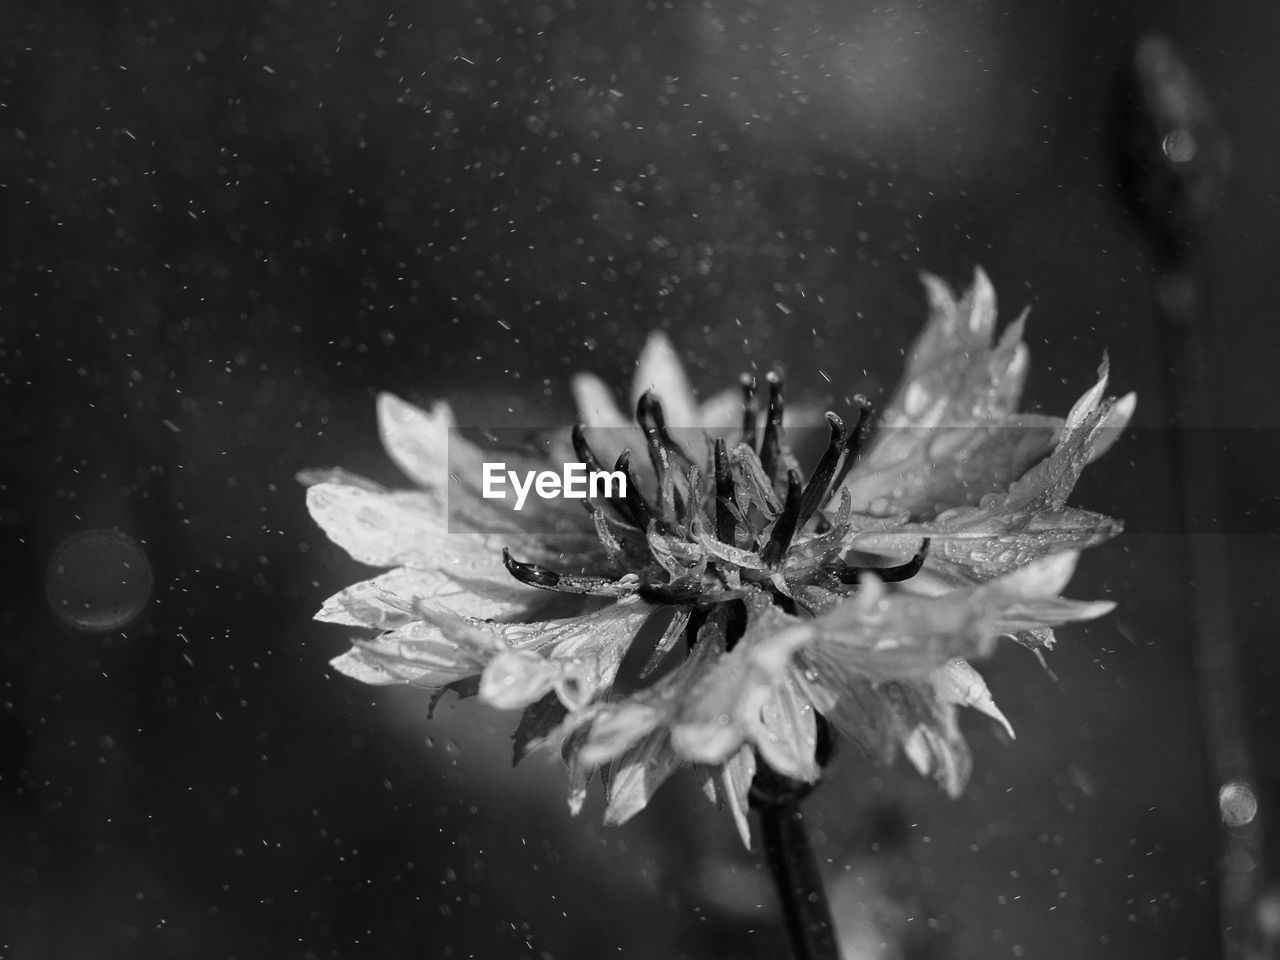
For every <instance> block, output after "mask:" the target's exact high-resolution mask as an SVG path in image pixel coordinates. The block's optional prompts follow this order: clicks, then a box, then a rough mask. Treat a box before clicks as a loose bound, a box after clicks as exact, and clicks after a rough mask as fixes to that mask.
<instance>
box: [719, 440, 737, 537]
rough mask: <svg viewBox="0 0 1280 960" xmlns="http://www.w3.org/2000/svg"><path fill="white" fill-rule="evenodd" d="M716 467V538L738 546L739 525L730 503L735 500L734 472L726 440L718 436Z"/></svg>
mask: <svg viewBox="0 0 1280 960" xmlns="http://www.w3.org/2000/svg"><path fill="white" fill-rule="evenodd" d="M715 467H716V539H717V540H719V541H720V542H721V543H727V544H728V545H729V546H731V547H736V546H737V545H738V543H737V532H738V525H737V523H736V521H735V520H734V518H733V511H731V510H730V509H729V504H730V503H732V502H733V474H732V473H730V472H729V454H728V452H727V451H726V450H725V444H724V440H723V439H720V438H717V439H716V447H715Z"/></svg>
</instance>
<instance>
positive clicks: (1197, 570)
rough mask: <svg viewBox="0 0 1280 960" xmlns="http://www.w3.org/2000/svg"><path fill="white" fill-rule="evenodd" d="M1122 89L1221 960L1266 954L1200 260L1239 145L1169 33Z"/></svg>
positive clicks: (1117, 138) (1128, 196) (1126, 161)
mask: <svg viewBox="0 0 1280 960" xmlns="http://www.w3.org/2000/svg"><path fill="white" fill-rule="evenodd" d="M1117 92H1118V95H1117V98H1116V107H1117V109H1116V112H1115V115H1114V120H1115V122H1114V124H1113V126H1112V145H1113V148H1114V157H1115V162H1116V170H1117V173H1118V175H1119V184H1120V187H1121V190H1122V192H1123V196H1124V199H1125V200H1126V201H1127V204H1128V206H1129V207H1130V210H1131V212H1132V213H1133V214H1134V215H1135V216H1136V217H1138V218H1139V219H1140V220H1142V222H1143V223H1144V225H1145V227H1146V228H1147V236H1148V237H1149V239H1150V241H1151V243H1152V245H1153V247H1154V248H1155V251H1156V253H1157V256H1158V261H1157V262H1158V265H1159V268H1158V271H1157V273H1156V276H1155V281H1154V301H1155V310H1156V314H1157V317H1158V319H1159V322H1160V325H1159V336H1160V341H1161V344H1160V349H1161V350H1162V351H1163V353H1164V357H1165V363H1164V371H1165V376H1166V377H1167V381H1166V384H1167V386H1166V394H1167V400H1168V403H1169V408H1170V410H1171V411H1172V420H1173V423H1172V426H1174V427H1175V428H1176V429H1174V430H1172V431H1171V433H1170V435H1171V436H1172V438H1173V441H1172V442H1173V445H1174V449H1173V451H1172V452H1173V454H1174V457H1175V459H1176V465H1177V468H1178V480H1179V482H1180V486H1181V489H1180V490H1179V491H1178V493H1179V495H1180V499H1181V501H1182V504H1183V512H1184V520H1185V524H1186V530H1187V534H1188V541H1187V543H1188V563H1189V566H1190V573H1191V584H1190V587H1191V589H1190V591H1189V599H1190V603H1191V608H1192V610H1191V613H1192V628H1193V630H1194V637H1193V644H1194V650H1195V658H1196V669H1197V674H1198V678H1199V686H1200V710H1201V715H1202V722H1203V727H1204V735H1205V740H1206V743H1207V747H1208V751H1209V755H1210V756H1209V760H1210V764H1211V767H1212V772H1213V777H1214V782H1215V784H1216V785H1217V788H1218V791H1219V792H1218V798H1217V803H1218V809H1219V813H1220V815H1221V819H1222V828H1221V830H1222V832H1221V837H1220V849H1219V858H1218V874H1219V875H1218V891H1219V893H1218V899H1219V909H1220V912H1221V915H1220V923H1221V928H1222V929H1221V933H1222V956H1223V957H1224V958H1225V960H1246V958H1248V960H1253V958H1258V957H1261V956H1263V953H1262V950H1263V948H1262V946H1261V944H1260V938H1259V932H1258V919H1257V907H1258V887H1259V882H1260V879H1261V877H1262V876H1263V875H1264V869H1263V863H1262V846H1263V845H1262V837H1263V832H1262V827H1261V824H1260V823H1259V817H1258V798H1257V787H1256V780H1255V776H1254V767H1253V761H1252V757H1251V756H1250V751H1249V742H1248V737H1247V731H1246V726H1245V722H1244V716H1243V712H1242V704H1243V703H1244V692H1243V689H1242V682H1241V676H1240V665H1239V650H1238V646H1237V643H1238V641H1237V636H1236V632H1235V626H1234V623H1233V616H1232V601H1231V589H1230V587H1231V584H1230V579H1229V578H1230V568H1229V559H1230V558H1229V555H1228V550H1227V543H1226V540H1225V535H1224V534H1222V533H1220V532H1218V531H1217V530H1215V529H1214V525H1215V524H1217V523H1219V522H1220V521H1221V516H1222V507H1223V503H1224V501H1223V485H1222V469H1221V463H1220V460H1219V452H1218V449H1217V447H1216V444H1215V442H1214V430H1213V428H1214V427H1215V426H1217V419H1216V417H1215V415H1214V409H1213V399H1212V393H1211V390H1210V384H1209V381H1208V370H1209V365H1208V359H1209V358H1208V353H1207V350H1206V340H1207V337H1208V334H1209V332H1210V329H1211V327H1210V317H1209V313H1208V297H1207V293H1206V287H1207V284H1206V278H1205V274H1206V268H1205V266H1204V263H1203V258H1202V256H1201V254H1202V252H1203V250H1204V247H1205V244H1206V242H1207V238H1208V235H1209V230H1210V227H1211V225H1212V222H1213V219H1214V214H1215V212H1216V209H1217V207H1218V204H1219V202H1220V198H1221V197H1222V194H1223V191H1224V188H1225V185H1226V181H1227V174H1228V168H1229V165H1230V149H1229V146H1228V143H1227V139H1226V136H1225V134H1224V133H1223V131H1222V129H1221V126H1220V125H1219V122H1218V120H1217V118H1216V116H1215V114H1214V112H1213V108H1212V106H1211V104H1210V103H1209V99H1208V97H1207V96H1206V95H1205V94H1204V92H1203V90H1202V89H1201V87H1200V85H1199V84H1198V83H1197V81H1196V79H1195V77H1194V76H1193V75H1192V73H1191V71H1190V69H1189V68H1188V67H1187V65H1186V64H1185V63H1184V62H1183V61H1182V60H1181V58H1180V57H1179V56H1178V53H1177V51H1176V50H1175V49H1174V47H1173V45H1172V44H1171V43H1170V42H1169V41H1168V40H1166V39H1164V38H1162V37H1155V36H1149V37H1145V38H1143V39H1142V40H1140V41H1139V43H1138V44H1137V45H1136V47H1135V48H1134V51H1133V55H1132V58H1131V60H1130V62H1129V64H1127V68H1126V70H1125V71H1124V74H1123V75H1122V83H1121V86H1120V87H1119V89H1118V91H1117Z"/></svg>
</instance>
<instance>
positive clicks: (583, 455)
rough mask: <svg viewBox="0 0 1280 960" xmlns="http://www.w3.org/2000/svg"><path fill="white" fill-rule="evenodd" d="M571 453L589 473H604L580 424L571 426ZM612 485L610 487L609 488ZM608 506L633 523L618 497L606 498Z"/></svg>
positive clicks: (624, 504)
mask: <svg viewBox="0 0 1280 960" xmlns="http://www.w3.org/2000/svg"><path fill="white" fill-rule="evenodd" d="M573 452H574V454H575V455H576V456H577V458H578V460H579V461H580V462H582V463H585V464H586V465H587V470H588V471H590V472H591V473H604V472H605V469H604V465H603V464H602V463H601V462H600V458H599V457H597V456H596V454H595V451H594V450H592V449H591V445H590V444H589V443H587V428H586V426H585V425H584V424H582V423H581V422H579V423H575V424H574V425H573ZM611 486H612V485H610V487H611ZM608 501H609V504H610V506H612V507H613V509H614V510H616V511H617V513H618V516H620V517H621V518H622V519H623V520H625V521H627V522H628V523H634V522H635V518H634V517H633V516H632V515H631V511H630V509H629V508H628V507H627V502H626V500H624V499H623V498H622V497H620V496H613V497H609V498H608Z"/></svg>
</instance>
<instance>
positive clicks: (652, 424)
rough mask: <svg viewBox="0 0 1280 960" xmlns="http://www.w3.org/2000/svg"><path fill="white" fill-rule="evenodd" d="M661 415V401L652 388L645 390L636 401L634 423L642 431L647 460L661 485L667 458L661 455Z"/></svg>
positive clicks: (662, 422)
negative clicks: (647, 451) (647, 449)
mask: <svg viewBox="0 0 1280 960" xmlns="http://www.w3.org/2000/svg"><path fill="white" fill-rule="evenodd" d="M664 420H665V418H664V417H663V415H662V402H661V401H660V400H659V399H658V395H657V394H656V393H654V392H653V391H652V390H646V391H645V392H644V393H642V394H641V395H640V400H639V401H638V402H637V403H636V423H638V424H640V429H641V430H643V431H644V439H645V442H646V443H647V444H648V447H649V461H650V462H651V463H652V464H653V472H654V473H656V474H657V475H658V483H659V485H661V483H662V477H663V474H665V473H666V470H667V458H666V457H663V456H662V447H663V444H662V432H663V431H662V428H663V426H665V423H664Z"/></svg>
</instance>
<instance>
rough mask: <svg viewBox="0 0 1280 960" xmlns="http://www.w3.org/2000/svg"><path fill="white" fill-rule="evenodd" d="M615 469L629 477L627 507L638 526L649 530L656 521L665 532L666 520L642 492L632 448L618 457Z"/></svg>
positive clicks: (646, 530) (643, 529)
mask: <svg viewBox="0 0 1280 960" xmlns="http://www.w3.org/2000/svg"><path fill="white" fill-rule="evenodd" d="M613 469H614V470H621V471H622V474H623V476H625V477H626V478H627V508H628V509H629V510H630V511H631V516H632V517H633V518H634V520H635V524H636V526H637V527H639V528H640V529H641V530H642V531H645V532H648V530H649V525H650V524H651V523H656V524H657V525H658V529H659V530H661V531H664V532H665V531H666V530H667V529H668V527H667V523H666V521H664V520H663V519H662V518H661V517H659V516H658V515H657V513H655V512H654V509H653V507H651V506H650V505H649V501H648V500H646V499H645V498H644V494H643V493H641V492H640V481H639V480H638V479H636V472H635V471H634V470H633V469H631V451H630V450H623V451H622V455H621V456H620V457H618V463H617V465H616V466H615V467H614V468H613Z"/></svg>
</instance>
